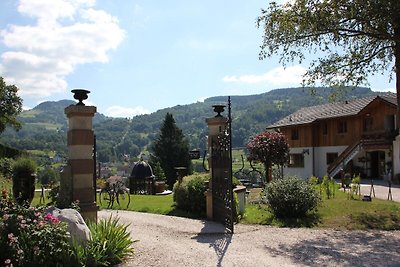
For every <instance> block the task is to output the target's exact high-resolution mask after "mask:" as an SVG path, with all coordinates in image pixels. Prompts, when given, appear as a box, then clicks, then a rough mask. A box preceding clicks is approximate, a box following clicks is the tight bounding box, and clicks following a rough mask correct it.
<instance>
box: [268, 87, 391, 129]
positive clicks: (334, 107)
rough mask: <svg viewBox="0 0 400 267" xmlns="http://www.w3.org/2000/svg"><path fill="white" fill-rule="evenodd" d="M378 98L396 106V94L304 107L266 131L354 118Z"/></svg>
mask: <svg viewBox="0 0 400 267" xmlns="http://www.w3.org/2000/svg"><path fill="white" fill-rule="evenodd" d="M378 98H380V99H383V100H384V101H386V102H388V103H390V104H392V105H395V106H397V100H396V94H394V93H387V94H384V95H380V96H368V97H364V98H359V99H356V100H350V101H341V102H334V103H329V104H323V105H318V106H311V107H304V108H301V109H299V110H298V111H296V112H294V113H292V114H290V115H289V116H286V117H285V118H283V119H281V120H279V121H277V122H275V123H274V124H272V125H270V126H268V127H267V129H273V128H278V127H282V126H291V125H301V124H309V123H312V122H315V121H317V120H323V119H328V118H338V117H346V116H354V115H357V114H358V113H360V112H361V111H362V110H363V109H364V108H365V107H366V106H368V105H369V104H370V103H371V102H373V101H374V100H375V99H378Z"/></svg>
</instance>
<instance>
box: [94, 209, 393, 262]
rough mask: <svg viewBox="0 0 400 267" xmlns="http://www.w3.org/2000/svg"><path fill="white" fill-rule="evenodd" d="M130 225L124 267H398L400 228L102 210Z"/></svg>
mask: <svg viewBox="0 0 400 267" xmlns="http://www.w3.org/2000/svg"><path fill="white" fill-rule="evenodd" d="M110 215H113V216H118V217H119V218H120V222H121V223H126V224H130V226H129V229H130V231H131V236H132V239H134V240H138V241H137V242H135V243H134V249H135V253H134V256H133V257H132V258H130V259H128V260H127V262H125V263H124V264H121V265H120V267H126V266H279V267H282V266H400V253H399V250H400V232H399V231H392V232H385V231H335V230H320V229H307V228H300V229H290V228H275V227H269V226H260V225H243V224H237V225H235V234H234V235H229V234H225V233H224V228H223V227H222V225H219V224H217V223H214V222H209V221H201V220H193V219H187V218H180V217H172V216H164V215H156V214H148V213H139V212H131V211H111V210H102V211H100V212H99V218H108V217H109V216H110Z"/></svg>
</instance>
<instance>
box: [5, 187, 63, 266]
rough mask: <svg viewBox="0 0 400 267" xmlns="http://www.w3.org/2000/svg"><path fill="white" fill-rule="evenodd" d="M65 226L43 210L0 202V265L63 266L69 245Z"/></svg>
mask: <svg viewBox="0 0 400 267" xmlns="http://www.w3.org/2000/svg"><path fill="white" fill-rule="evenodd" d="M68 238H69V234H68V232H67V226H66V225H65V224H64V223H61V222H60V221H59V220H58V219H57V218H56V217H54V216H52V215H51V214H50V213H48V214H45V213H44V207H39V208H35V207H29V208H26V207H23V206H19V205H15V204H14V203H13V202H12V201H11V200H10V197H9V196H7V194H5V193H4V192H2V195H1V199H0V251H1V253H0V266H13V267H17V266H66V265H65V264H66V262H65V260H66V259H68V258H69V257H68V255H69V252H70V245H69V243H68V240H69V239H68Z"/></svg>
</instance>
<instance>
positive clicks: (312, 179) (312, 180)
mask: <svg viewBox="0 0 400 267" xmlns="http://www.w3.org/2000/svg"><path fill="white" fill-rule="evenodd" d="M308 182H309V183H310V184H312V185H314V186H315V185H317V184H319V179H318V177H316V176H310V178H308Z"/></svg>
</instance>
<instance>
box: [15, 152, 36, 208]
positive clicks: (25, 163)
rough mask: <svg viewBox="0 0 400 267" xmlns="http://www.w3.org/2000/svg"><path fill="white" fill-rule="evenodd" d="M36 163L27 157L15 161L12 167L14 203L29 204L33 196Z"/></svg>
mask: <svg viewBox="0 0 400 267" xmlns="http://www.w3.org/2000/svg"><path fill="white" fill-rule="evenodd" d="M36 168H37V165H36V162H35V161H34V160H33V159H31V158H28V157H22V158H19V159H17V160H16V161H15V162H14V163H13V165H12V171H13V194H14V199H15V201H16V202H17V203H18V204H19V205H22V204H24V203H27V204H30V203H31V201H32V199H33V196H34V194H35V178H36V177H35V172H36Z"/></svg>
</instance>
